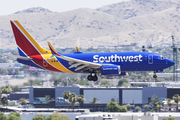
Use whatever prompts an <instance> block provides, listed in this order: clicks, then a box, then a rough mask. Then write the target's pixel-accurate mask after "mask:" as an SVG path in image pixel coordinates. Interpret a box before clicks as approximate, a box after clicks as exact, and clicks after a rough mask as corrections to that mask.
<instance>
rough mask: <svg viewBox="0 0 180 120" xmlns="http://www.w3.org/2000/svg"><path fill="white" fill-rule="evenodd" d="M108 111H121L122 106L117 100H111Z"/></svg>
mask: <svg viewBox="0 0 180 120" xmlns="http://www.w3.org/2000/svg"><path fill="white" fill-rule="evenodd" d="M107 111H108V112H120V106H119V105H118V104H117V103H116V102H114V101H110V102H109V103H108V104H107Z"/></svg>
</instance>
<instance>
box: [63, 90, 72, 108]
mask: <svg viewBox="0 0 180 120" xmlns="http://www.w3.org/2000/svg"><path fill="white" fill-rule="evenodd" d="M70 94H71V93H70V92H69V91H64V92H63V96H64V107H65V100H68V98H69V96H70Z"/></svg>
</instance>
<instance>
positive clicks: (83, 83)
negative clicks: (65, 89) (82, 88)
mask: <svg viewBox="0 0 180 120" xmlns="http://www.w3.org/2000/svg"><path fill="white" fill-rule="evenodd" d="M76 84H79V85H89V82H88V81H87V80H81V81H76Z"/></svg>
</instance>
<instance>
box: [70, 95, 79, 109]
mask: <svg viewBox="0 0 180 120" xmlns="http://www.w3.org/2000/svg"><path fill="white" fill-rule="evenodd" d="M68 100H69V102H70V104H71V106H72V109H73V110H74V106H75V104H76V102H77V97H76V94H75V93H71V94H70V96H69V98H68Z"/></svg>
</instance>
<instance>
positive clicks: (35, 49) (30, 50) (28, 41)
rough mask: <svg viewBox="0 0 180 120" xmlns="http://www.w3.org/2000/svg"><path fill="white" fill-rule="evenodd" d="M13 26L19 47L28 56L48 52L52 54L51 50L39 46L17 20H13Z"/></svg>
mask: <svg viewBox="0 0 180 120" xmlns="http://www.w3.org/2000/svg"><path fill="white" fill-rule="evenodd" d="M11 26H12V29H13V32H14V36H15V39H16V43H17V45H18V47H19V48H20V49H21V50H22V51H23V52H24V53H25V54H26V55H27V56H32V55H40V54H47V53H49V54H51V52H50V51H49V50H46V49H44V48H42V47H41V46H39V45H38V43H37V42H36V41H35V40H34V39H33V38H32V37H31V35H30V34H29V33H28V32H27V31H26V30H25V29H24V28H23V27H22V25H21V24H20V23H19V22H18V21H17V20H14V21H11Z"/></svg>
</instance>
